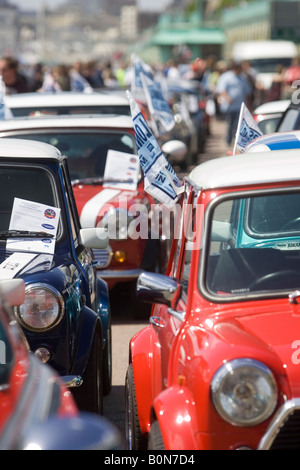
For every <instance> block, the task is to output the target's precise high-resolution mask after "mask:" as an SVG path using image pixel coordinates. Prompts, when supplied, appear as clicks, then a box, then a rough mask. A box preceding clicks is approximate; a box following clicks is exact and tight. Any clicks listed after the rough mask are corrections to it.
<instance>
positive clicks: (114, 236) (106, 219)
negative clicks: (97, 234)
mask: <svg viewBox="0 0 300 470" xmlns="http://www.w3.org/2000/svg"><path fill="white" fill-rule="evenodd" d="M113 219H114V227H113V229H114V232H113V233H112V230H111V228H110V221H113ZM124 219H125V220H124ZM134 219H135V217H134V216H133V215H132V214H130V212H129V211H128V210H127V209H125V208H122V207H113V208H110V209H109V210H108V211H107V212H106V213H105V214H104V216H103V217H102V219H101V221H100V222H99V224H98V226H100V227H106V225H107V229H108V235H109V239H110V240H113V241H124V240H128V238H130V235H131V234H130V230H129V229H130V225H131V224H132V222H133V221H134ZM120 222H123V223H122V226H121V227H120ZM124 222H125V223H124ZM117 223H118V224H119V227H117ZM124 228H125V231H126V236H124V235H123V236H122V235H120V232H121V230H122V229H123V230H124ZM131 229H133V227H131Z"/></svg>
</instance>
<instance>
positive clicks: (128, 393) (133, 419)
mask: <svg viewBox="0 0 300 470" xmlns="http://www.w3.org/2000/svg"><path fill="white" fill-rule="evenodd" d="M125 400H126V402H125V439H126V449H128V450H145V449H147V440H146V439H145V437H144V436H143V434H142V432H141V428H140V423H139V417H138V411H137V402H136V394H135V385H134V377H133V369H132V364H130V365H129V367H128V369H127V374H126V382H125Z"/></svg>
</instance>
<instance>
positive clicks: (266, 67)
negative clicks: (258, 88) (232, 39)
mask: <svg viewBox="0 0 300 470" xmlns="http://www.w3.org/2000/svg"><path fill="white" fill-rule="evenodd" d="M297 57H298V50H297V47H296V45H295V44H294V43H293V42H292V41H242V42H236V43H235V44H234V46H233V49H232V59H233V60H234V61H239V62H241V61H244V60H247V61H249V62H250V64H251V66H252V67H253V68H254V70H255V71H256V72H257V80H258V82H259V83H261V85H262V86H263V87H264V88H265V89H268V88H270V86H271V83H272V78H273V76H274V74H275V73H276V68H277V66H278V65H283V66H284V68H287V67H289V66H290V65H291V63H292V61H293V59H295V58H297Z"/></svg>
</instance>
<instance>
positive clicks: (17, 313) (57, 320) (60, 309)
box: [15, 282, 65, 333]
mask: <svg viewBox="0 0 300 470" xmlns="http://www.w3.org/2000/svg"><path fill="white" fill-rule="evenodd" d="M35 290H44V291H46V292H48V293H50V294H52V295H53V296H54V297H55V299H56V301H57V305H58V313H57V315H56V317H55V319H54V320H53V321H52V322H51V323H50V324H49V325H47V326H45V327H34V326H32V325H30V324H29V323H27V322H26V321H24V319H23V318H22V315H21V308H22V305H21V306H17V307H15V316H16V318H17V320H18V322H19V323H20V325H21V326H22V327H24V328H25V329H26V330H29V331H33V332H36V333H39V332H45V331H49V330H52V329H53V328H55V327H56V326H57V325H58V324H59V323H60V322H61V320H62V318H63V315H64V311H65V302H64V299H63V296H62V295H61V293H60V292H59V291H58V290H57V289H56V288H55V287H53V286H51V285H49V284H45V283H40V282H39V283H32V284H28V285H26V286H25V299H26V295H27V294H29V293H30V292H32V291H35ZM23 305H24V304H23Z"/></svg>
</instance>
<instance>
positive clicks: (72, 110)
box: [11, 105, 131, 117]
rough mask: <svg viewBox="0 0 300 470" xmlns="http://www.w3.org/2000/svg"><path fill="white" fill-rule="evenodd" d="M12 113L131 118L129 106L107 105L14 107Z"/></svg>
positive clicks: (17, 115)
mask: <svg viewBox="0 0 300 470" xmlns="http://www.w3.org/2000/svg"><path fill="white" fill-rule="evenodd" d="M11 112H12V114H13V115H14V116H15V117H22V116H38V115H40V114H46V115H52V116H57V115H59V114H118V115H122V116H130V115H131V112H130V107H129V105H128V106H126V105H106V106H64V105H61V106H60V105H56V106H29V107H20V108H18V107H12V108H11Z"/></svg>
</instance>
